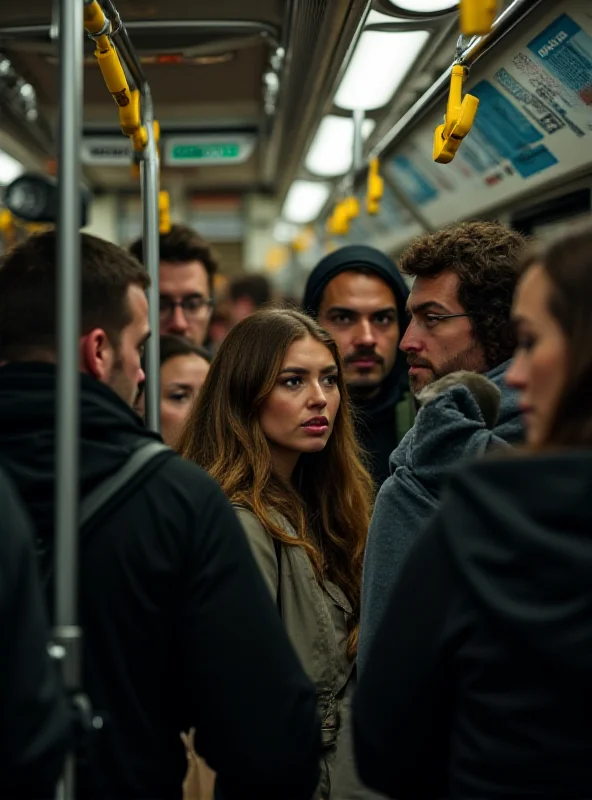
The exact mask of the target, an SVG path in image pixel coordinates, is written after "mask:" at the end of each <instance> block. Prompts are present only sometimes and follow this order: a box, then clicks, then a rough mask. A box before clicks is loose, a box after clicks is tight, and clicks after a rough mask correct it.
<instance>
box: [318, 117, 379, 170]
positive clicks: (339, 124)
mask: <svg viewBox="0 0 592 800" xmlns="http://www.w3.org/2000/svg"><path fill="white" fill-rule="evenodd" d="M375 127H376V122H375V121H374V120H373V119H365V120H364V122H363V123H362V138H363V139H367V138H368V137H369V136H370V134H371V133H372V131H373V130H374V128H375ZM353 147H354V121H353V119H352V118H351V117H337V116H335V115H333V114H331V115H329V116H328V117H325V118H324V119H323V120H322V121H321V124H320V125H319V127H318V130H317V132H316V135H315V138H314V139H313V142H312V144H311V146H310V150H309V151H308V155H307V156H306V168H307V169H308V170H309V171H310V172H312V173H313V175H321V176H322V177H325V178H329V177H334V176H335V175H344V174H345V173H346V172H348V171H349V170H350V169H351V165H352V161H353Z"/></svg>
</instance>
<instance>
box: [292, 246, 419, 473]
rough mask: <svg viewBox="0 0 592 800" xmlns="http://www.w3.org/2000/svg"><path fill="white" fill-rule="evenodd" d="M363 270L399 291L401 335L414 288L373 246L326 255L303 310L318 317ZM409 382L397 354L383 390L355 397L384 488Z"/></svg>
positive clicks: (363, 438)
mask: <svg viewBox="0 0 592 800" xmlns="http://www.w3.org/2000/svg"><path fill="white" fill-rule="evenodd" d="M355 268H363V269H366V270H369V271H370V272H373V273H375V274H376V275H377V276H378V277H379V278H381V279H382V280H383V281H384V282H385V283H386V284H387V285H388V286H390V288H391V289H392V290H393V294H394V295H395V300H396V303H397V313H398V318H399V327H400V331H401V337H402V336H403V334H404V333H405V329H406V328H407V312H406V310H405V305H406V303H407V297H408V296H409V290H408V289H407V286H406V285H405V281H404V280H403V278H402V276H401V273H400V272H399V270H398V269H397V266H396V264H394V262H393V261H391V259H390V258H388V256H386V255H385V254H384V253H381V252H380V250H376V249H374V248H373V247H369V246H368V245H348V246H347V247H342V248H340V249H339V250H336V251H335V252H333V253H330V254H329V255H328V256H325V258H323V259H322V260H321V261H320V262H319V263H318V264H317V266H316V267H315V268H314V269H313V271H312V272H311V273H310V275H309V277H308V281H307V284H306V289H305V291H304V298H303V300H302V306H303V308H304V310H305V311H306V313H307V314H310V315H311V316H314V317H317V316H318V313H319V308H320V305H321V300H322V297H323V292H324V290H325V287H326V286H327V284H328V283H329V282H330V281H331V280H333V278H335V277H336V276H337V275H339V274H340V273H342V272H346V271H347V270H351V269H355ZM408 388H409V382H408V377H407V361H406V358H405V354H404V353H402V352H401V351H398V352H397V358H396V360H395V365H394V367H393V369H392V370H391V372H390V374H389V375H387V377H386V378H385V380H384V381H383V383H382V385H381V387H380V391H379V393H378V394H377V395H375V396H374V397H371V398H361V397H356V396H353V397H352V402H353V404H354V407H355V410H356V411H357V414H356V420H357V426H356V427H357V434H358V440H359V441H360V444H361V445H362V447H363V448H364V450H365V451H366V452H367V453H368V455H369V459H370V464H369V466H370V471H371V473H372V476H373V477H374V480H375V482H376V484H377V485H378V486H380V485H381V484H382V483H383V481H384V480H386V478H387V477H388V476H389V474H390V472H389V457H390V455H391V453H392V452H393V450H394V449H395V448H396V446H397V445H398V444H399V441H400V439H401V438H402V435H404V434H405V433H406V432H407V428H408V426H409V423H410V421H411V420H410V419H409V410H410V409H412V405H411V401H410V400H409V398H408V397H407V395H408ZM404 398H405V402H404V404H403V407H404V413H405V415H406V422H405V423H404V424H403V425H401V424H398V421H397V411H396V407H397V405H398V404H399V403H400V402H401V401H403V399H404Z"/></svg>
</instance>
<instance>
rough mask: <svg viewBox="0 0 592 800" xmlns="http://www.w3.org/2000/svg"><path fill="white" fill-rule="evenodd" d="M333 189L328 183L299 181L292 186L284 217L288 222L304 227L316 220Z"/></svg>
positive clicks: (283, 212)
mask: <svg viewBox="0 0 592 800" xmlns="http://www.w3.org/2000/svg"><path fill="white" fill-rule="evenodd" d="M330 191H331V187H330V185H329V184H328V183H318V182H315V181H303V180H297V181H294V183H293V184H292V185H291V186H290V189H289V190H288V194H287V195H286V200H285V202H284V207H283V209H282V217H283V218H284V219H285V220H287V221H288V222H293V223H295V224H297V225H304V224H306V223H308V222H312V221H313V220H315V219H316V218H317V217H318V216H319V214H320V213H321V210H322V208H323V206H324V205H325V203H326V202H327V200H328V199H329V193H330Z"/></svg>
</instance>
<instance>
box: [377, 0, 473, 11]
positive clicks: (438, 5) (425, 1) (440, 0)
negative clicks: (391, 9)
mask: <svg viewBox="0 0 592 800" xmlns="http://www.w3.org/2000/svg"><path fill="white" fill-rule="evenodd" d="M391 3H392V5H394V6H396V7H397V8H400V9H401V10H402V11H416V12H417V13H418V14H431V13H433V12H434V11H452V9H453V8H456V6H457V5H458V0H391Z"/></svg>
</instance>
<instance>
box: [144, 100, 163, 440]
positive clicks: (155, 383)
mask: <svg viewBox="0 0 592 800" xmlns="http://www.w3.org/2000/svg"><path fill="white" fill-rule="evenodd" d="M142 95H143V96H142V99H143V101H144V120H143V122H144V125H145V126H146V130H147V132H148V144H147V145H146V149H145V150H144V154H143V159H142V165H141V175H142V225H143V231H142V237H143V240H144V248H143V249H144V263H145V264H146V269H147V270H148V275H149V276H150V288H149V290H148V314H149V321H150V330H151V332H152V336H151V337H150V339H149V340H148V341H147V342H146V390H145V391H146V423H147V425H148V427H149V428H150V429H151V430H153V431H157V432H159V431H160V339H159V333H160V330H159V329H160V317H159V313H158V309H159V288H158V280H159V261H160V256H159V251H160V247H159V224H158V188H159V180H158V151H157V149H156V138H155V135H154V109H153V106H152V95H151V94H150V89H149V87H148V86H147V85H144V87H143V92H142Z"/></svg>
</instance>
